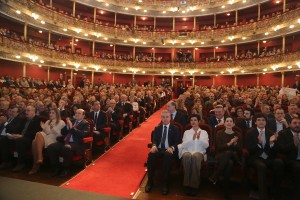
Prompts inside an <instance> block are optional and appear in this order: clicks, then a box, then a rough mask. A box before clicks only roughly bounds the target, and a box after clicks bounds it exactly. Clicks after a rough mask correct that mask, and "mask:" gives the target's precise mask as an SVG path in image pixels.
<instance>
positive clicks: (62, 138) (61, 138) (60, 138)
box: [56, 136, 64, 142]
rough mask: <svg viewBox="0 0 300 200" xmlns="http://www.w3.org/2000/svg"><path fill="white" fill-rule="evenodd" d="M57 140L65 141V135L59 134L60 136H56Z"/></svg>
mask: <svg viewBox="0 0 300 200" xmlns="http://www.w3.org/2000/svg"><path fill="white" fill-rule="evenodd" d="M56 141H57V142H63V141H64V137H63V136H58V137H56Z"/></svg>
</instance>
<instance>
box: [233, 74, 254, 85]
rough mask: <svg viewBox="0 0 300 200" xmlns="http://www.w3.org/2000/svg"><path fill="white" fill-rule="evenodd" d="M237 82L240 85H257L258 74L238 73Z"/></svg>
mask: <svg viewBox="0 0 300 200" xmlns="http://www.w3.org/2000/svg"><path fill="white" fill-rule="evenodd" d="M236 84H237V85H238V86H256V74H245V75H238V76H237V80H236Z"/></svg>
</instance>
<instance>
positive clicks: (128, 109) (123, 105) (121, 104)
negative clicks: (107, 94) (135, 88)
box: [116, 94, 133, 127]
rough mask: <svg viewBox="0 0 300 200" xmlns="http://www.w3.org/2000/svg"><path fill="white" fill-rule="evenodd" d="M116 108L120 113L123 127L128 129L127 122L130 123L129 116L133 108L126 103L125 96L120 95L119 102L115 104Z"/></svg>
mask: <svg viewBox="0 0 300 200" xmlns="http://www.w3.org/2000/svg"><path fill="white" fill-rule="evenodd" d="M116 106H117V107H118V108H120V109H121V111H122V114H123V119H124V127H129V122H130V121H131V119H130V118H129V116H130V115H132V114H133V107H132V105H131V104H130V103H128V102H127V96H126V94H122V95H121V102H119V103H117V105H116Z"/></svg>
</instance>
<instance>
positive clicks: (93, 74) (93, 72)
mask: <svg viewBox="0 0 300 200" xmlns="http://www.w3.org/2000/svg"><path fill="white" fill-rule="evenodd" d="M94 81H95V71H94V70H93V71H92V86H94Z"/></svg>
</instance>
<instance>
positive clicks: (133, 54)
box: [132, 46, 135, 61]
mask: <svg viewBox="0 0 300 200" xmlns="http://www.w3.org/2000/svg"><path fill="white" fill-rule="evenodd" d="M132 59H133V61H135V46H133V51H132Z"/></svg>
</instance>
